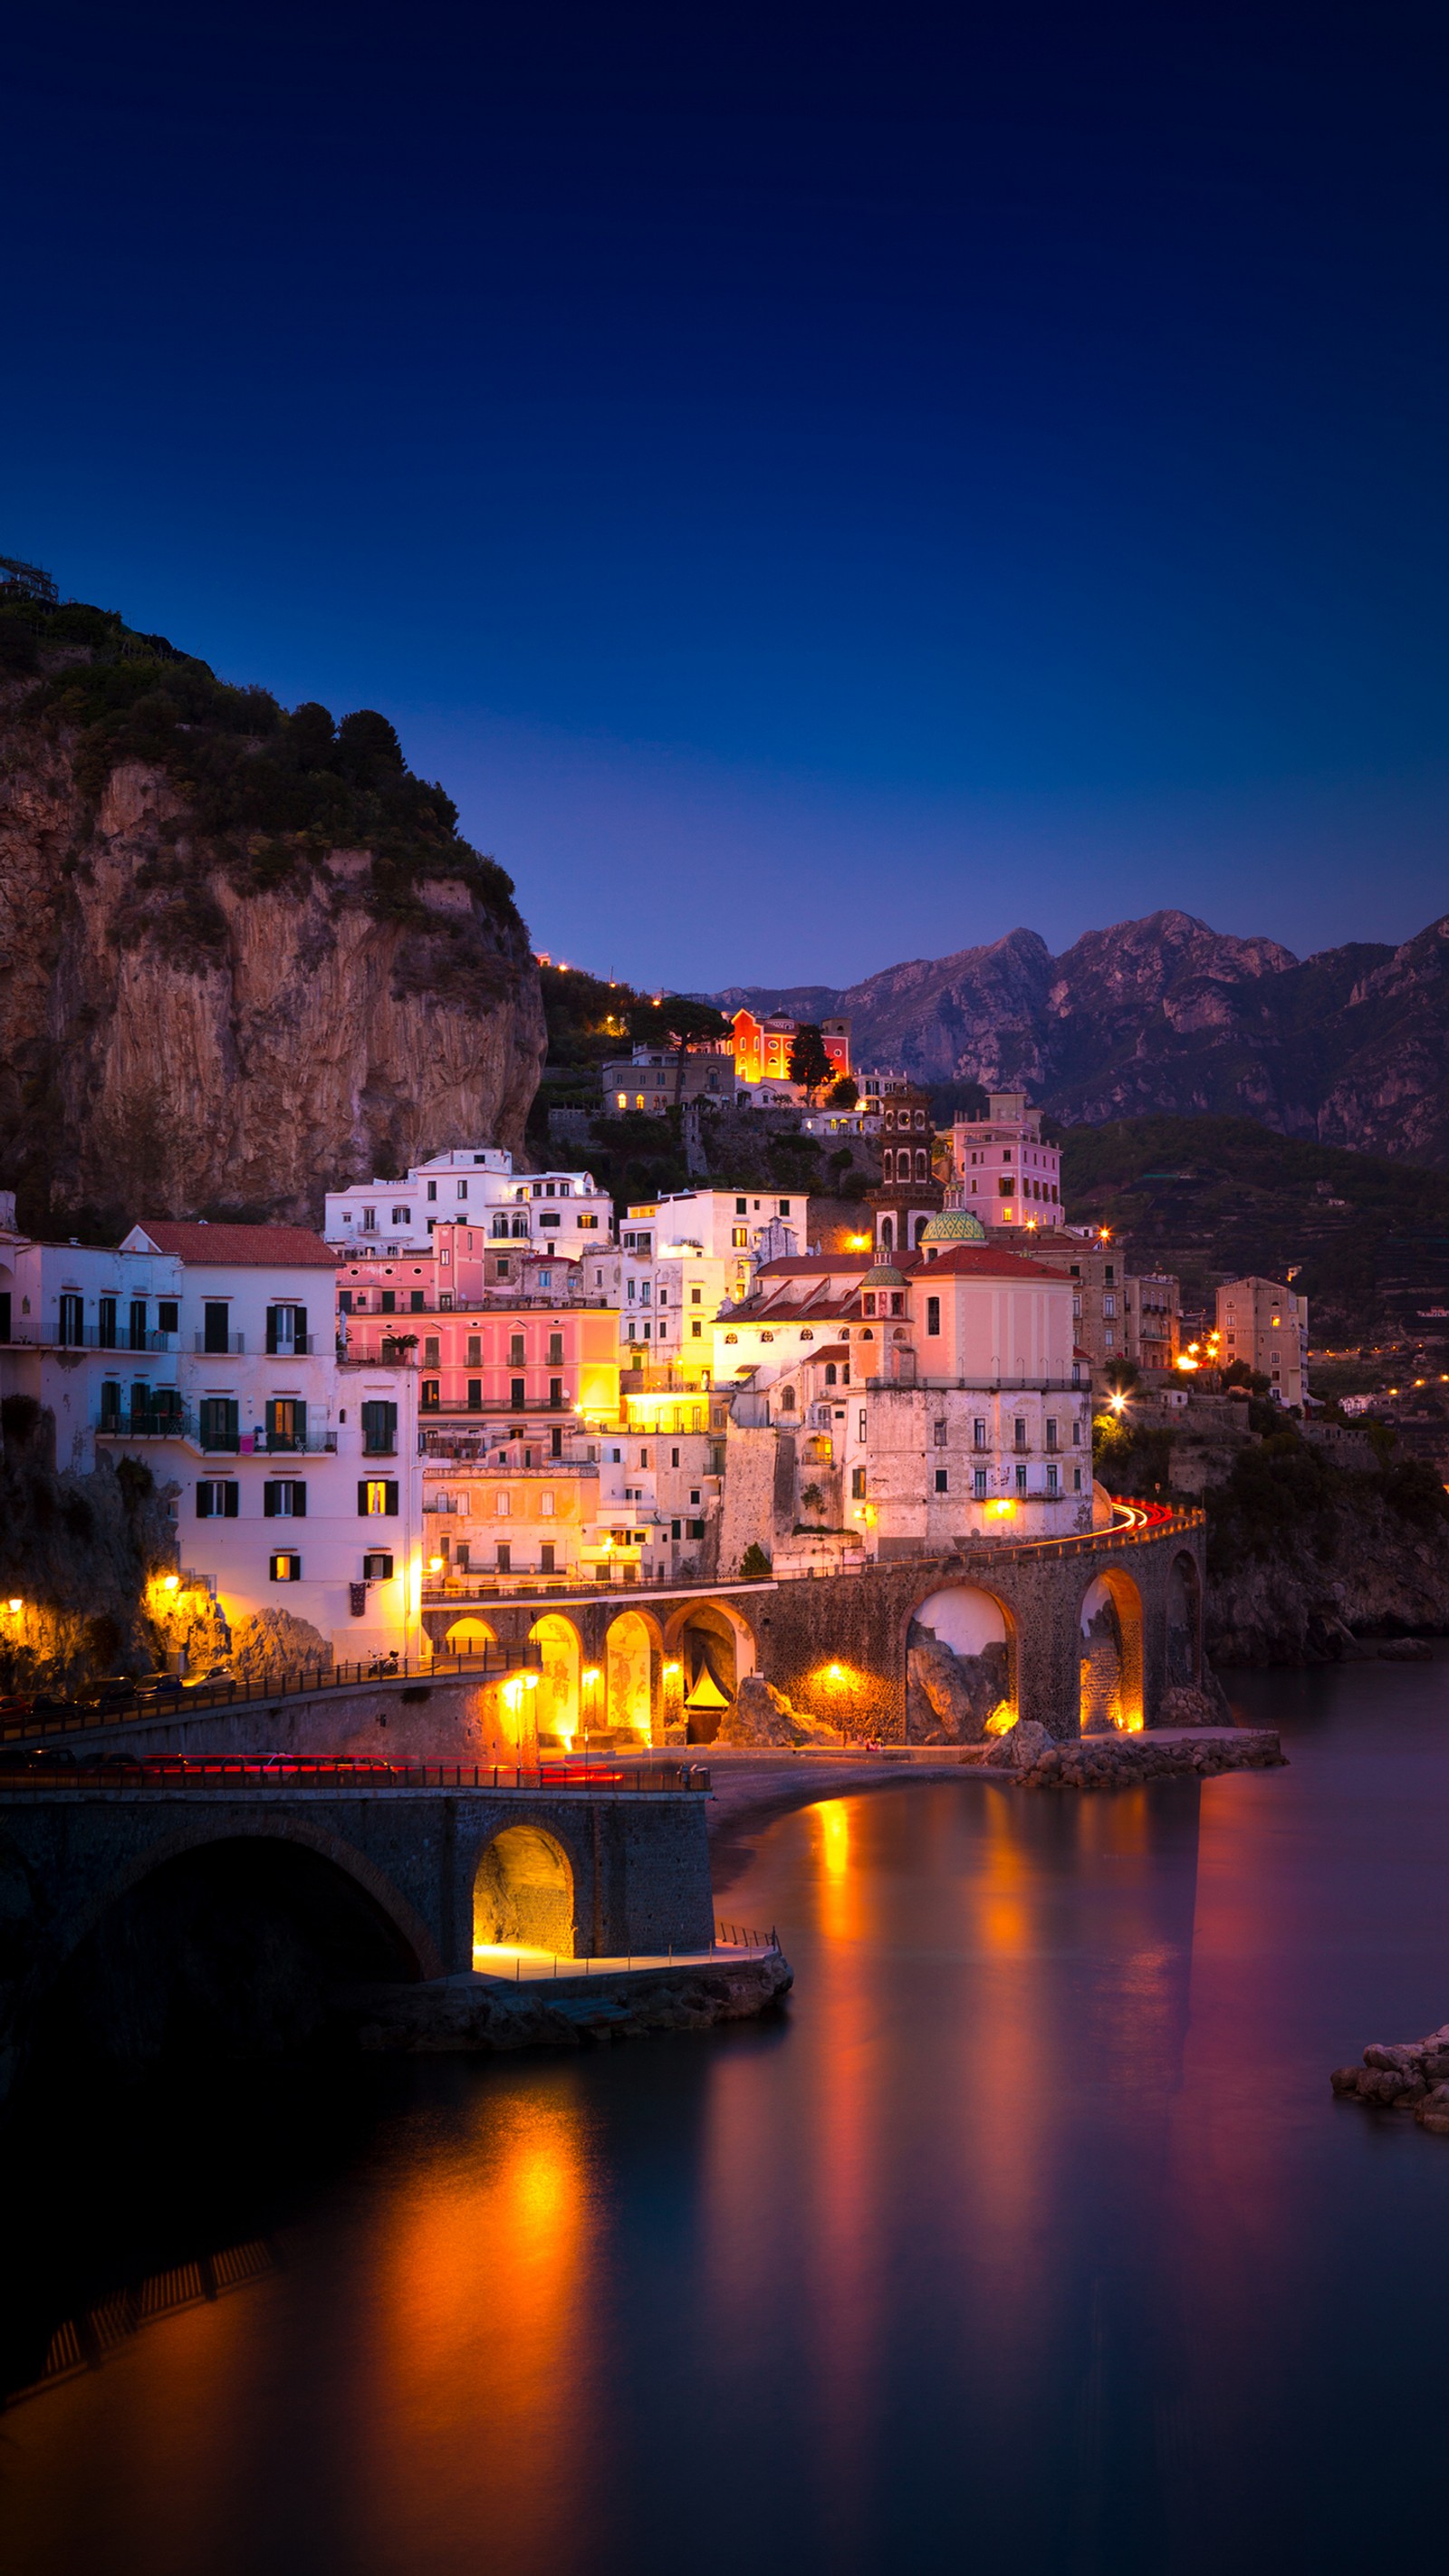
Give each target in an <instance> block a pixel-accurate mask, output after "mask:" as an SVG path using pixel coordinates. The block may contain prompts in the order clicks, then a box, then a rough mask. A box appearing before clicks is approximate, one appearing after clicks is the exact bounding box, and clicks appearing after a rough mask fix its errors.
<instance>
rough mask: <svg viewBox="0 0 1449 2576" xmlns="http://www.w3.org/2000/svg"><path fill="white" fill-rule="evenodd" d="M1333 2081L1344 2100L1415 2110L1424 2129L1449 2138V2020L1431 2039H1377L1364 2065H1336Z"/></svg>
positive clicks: (1386, 2107)
mask: <svg viewBox="0 0 1449 2576" xmlns="http://www.w3.org/2000/svg"><path fill="white" fill-rule="evenodd" d="M1328 2080H1329V2082H1330V2084H1331V2085H1332V2086H1333V2090H1334V2092H1335V2094H1336V2095H1337V2097H1338V2099H1339V2100H1340V2101H1344V2102H1368V2103H1373V2104H1375V2105H1377V2107H1378V2108H1379V2109H1381V2110H1388V2111H1412V2112H1413V2115H1414V2117H1415V2119H1416V2120H1417V2121H1418V2123H1419V2126H1420V2128H1421V2129H1431V2130H1432V2131H1433V2132H1434V2134H1435V2136H1436V2137H1440V2138H1449V2021H1446V2022H1444V2023H1442V2024H1441V2025H1440V2027H1439V2029H1438V2030H1432V2031H1430V2033H1429V2036H1428V2038H1427V2039H1406V2040H1374V2041H1373V2042H1371V2044H1370V2045H1369V2047H1367V2048H1366V2049H1365V2050H1364V2053H1363V2064H1362V2066H1336V2067H1335V2068H1334V2070H1333V2073H1332V2075H1331V2076H1330V2077H1329V2079H1328Z"/></svg>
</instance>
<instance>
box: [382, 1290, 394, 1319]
mask: <svg viewBox="0 0 1449 2576" xmlns="http://www.w3.org/2000/svg"><path fill="white" fill-rule="evenodd" d="M377 1302H378V1307H379V1309H380V1311H381V1312H382V1313H383V1314H384V1315H395V1314H396V1313H397V1290H396V1289H395V1288H384V1290H383V1292H382V1295H381V1296H380V1297H379V1299H378V1301H377Z"/></svg>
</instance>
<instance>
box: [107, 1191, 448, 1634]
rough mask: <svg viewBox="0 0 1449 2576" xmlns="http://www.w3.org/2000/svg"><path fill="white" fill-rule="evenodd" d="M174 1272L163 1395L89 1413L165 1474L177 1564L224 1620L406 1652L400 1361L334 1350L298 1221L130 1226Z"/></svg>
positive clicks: (413, 1551)
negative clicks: (158, 1400) (107, 1415)
mask: <svg viewBox="0 0 1449 2576" xmlns="http://www.w3.org/2000/svg"><path fill="white" fill-rule="evenodd" d="M121 1253H122V1255H123V1256H128V1257H129V1256H134V1257H135V1258H137V1259H140V1260H151V1261H153V1262H158V1261H167V1262H169V1263H171V1264H173V1265H174V1269H173V1272H172V1275H173V1276H175V1274H176V1273H178V1272H179V1298H178V1300H177V1303H178V1304H179V1308H180V1314H179V1349H178V1353H177V1360H176V1373H177V1393H178V1403H177V1408H176V1411H175V1413H174V1414H170V1413H166V1412H162V1411H158V1410H157V1409H156V1408H155V1407H154V1405H153V1408H152V1411H151V1413H150V1415H149V1416H148V1417H147V1420H146V1424H145V1426H144V1427H142V1426H141V1425H138V1422H137V1418H136V1416H135V1414H134V1412H129V1411H128V1412H125V1413H123V1414H122V1415H121V1416H120V1418H118V1420H117V1421H116V1423H115V1425H114V1427H112V1426H111V1425H110V1424H108V1423H106V1422H105V1421H103V1420H102V1421H99V1422H98V1424H97V1436H98V1437H99V1438H100V1439H101V1440H102V1442H103V1443H104V1445H105V1446H107V1447H108V1448H109V1449H110V1450H111V1453H112V1454H113V1455H119V1454H122V1453H124V1452H127V1451H129V1452H130V1453H131V1454H133V1455H135V1456H138V1457H144V1458H145V1459H146V1461H147V1463H148V1464H149V1465H150V1466H151V1468H152V1470H153V1472H154V1474H155V1475H156V1478H157V1481H158V1483H165V1482H169V1483H173V1484H174V1485H175V1486H176V1487H177V1488H178V1492H177V1495H176V1503H175V1509H176V1517H177V1525H178V1535H179V1540H180V1551H181V1561H182V1564H183V1565H184V1566H185V1567H187V1568H188V1569H192V1570H194V1571H195V1572H196V1573H197V1574H199V1575H201V1576H203V1577H204V1578H205V1579H206V1580H207V1581H208V1582H209V1583H210V1585H211V1587H212V1590H213V1592H214V1594H215V1596H216V1598H217V1600H218V1602H219V1604H220V1607H221V1610H222V1613H223V1616H224V1617H225V1618H226V1620H227V1622H228V1624H229V1625H231V1624H234V1623H235V1622H236V1621H237V1620H238V1619H242V1618H245V1617H247V1616H250V1615H252V1614H254V1613H256V1612H257V1611H260V1610H266V1609H283V1610H288V1611H290V1612H291V1613H292V1615H293V1616H294V1617H296V1618H299V1619H304V1620H306V1621H307V1623H308V1624H309V1626H311V1627H312V1628H314V1629H315V1630H316V1631H317V1633H318V1634H319V1636H320V1637H321V1638H322V1639H323V1640H324V1642H325V1644H326V1645H327V1647H328V1648H329V1649H330V1651H331V1652H332V1654H333V1655H335V1656H336V1657H338V1658H339V1659H341V1660H345V1661H351V1660H352V1659H353V1658H355V1657H358V1656H368V1655H371V1654H373V1653H375V1652H377V1651H378V1650H379V1649H391V1648H394V1647H395V1648H397V1649H398V1650H399V1651H402V1652H409V1653H414V1654H416V1653H417V1652H418V1650H419V1628H420V1621H419V1615H418V1613H419V1607H420V1599H421V1573H422V1567H421V1514H420V1480H419V1476H418V1472H417V1445H418V1444H417V1405H416V1388H417V1378H416V1374H415V1373H414V1372H413V1371H412V1370H410V1369H408V1368H406V1367H403V1366H388V1365H386V1364H383V1363H379V1362H377V1361H368V1362H366V1363H351V1362H348V1363H343V1362H340V1361H339V1359H338V1356H337V1340H336V1316H335V1305H334V1297H335V1277H336V1267H337V1265H336V1260H335V1256H334V1255H333V1254H332V1253H331V1252H330V1251H329V1250H328V1248H327V1246H326V1244H325V1243H323V1242H322V1240H321V1238H320V1237H319V1236H317V1235H315V1234H312V1233H309V1232H308V1231H307V1230H306V1229H305V1228H303V1227H300V1226H270V1225H207V1224H204V1223H195V1224H190V1223H181V1222H175V1221H171V1220H162V1219H159V1218H158V1219H155V1220H153V1221H151V1222H149V1223H147V1224H145V1225H138V1226H134V1227H133V1228H132V1230H131V1232H130V1233H129V1234H128V1235H127V1237H126V1239H125V1242H124V1243H123V1244H122V1246H121Z"/></svg>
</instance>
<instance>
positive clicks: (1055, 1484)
mask: <svg viewBox="0 0 1449 2576" xmlns="http://www.w3.org/2000/svg"><path fill="white" fill-rule="evenodd" d="M1060 1490H1061V1486H1060V1471H1059V1469H1057V1468H1056V1467H1048V1469H1047V1492H1048V1493H1049V1494H1055V1493H1059V1492H1060Z"/></svg>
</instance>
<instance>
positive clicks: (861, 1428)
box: [856, 1405, 865, 1440]
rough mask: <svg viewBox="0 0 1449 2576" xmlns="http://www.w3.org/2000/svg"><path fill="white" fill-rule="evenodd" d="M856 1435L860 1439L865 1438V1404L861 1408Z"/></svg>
mask: <svg viewBox="0 0 1449 2576" xmlns="http://www.w3.org/2000/svg"><path fill="white" fill-rule="evenodd" d="M856 1437H857V1438H858V1439H860V1440H863V1439H864V1438H865V1406H864V1405H862V1406H861V1408H860V1419H859V1422H858V1424H857V1426H856Z"/></svg>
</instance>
